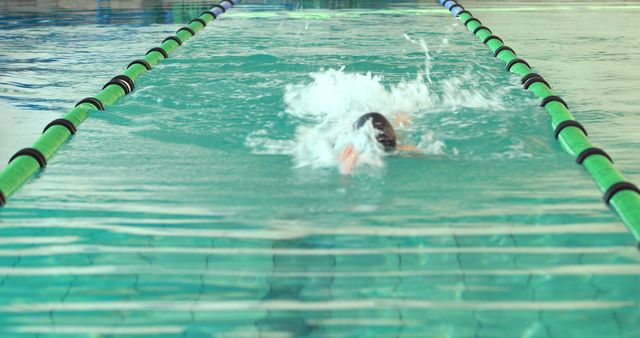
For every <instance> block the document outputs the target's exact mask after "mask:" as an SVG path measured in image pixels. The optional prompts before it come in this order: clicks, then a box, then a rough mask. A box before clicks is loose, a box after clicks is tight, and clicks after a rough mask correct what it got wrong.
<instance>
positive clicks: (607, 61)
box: [0, 1, 640, 337]
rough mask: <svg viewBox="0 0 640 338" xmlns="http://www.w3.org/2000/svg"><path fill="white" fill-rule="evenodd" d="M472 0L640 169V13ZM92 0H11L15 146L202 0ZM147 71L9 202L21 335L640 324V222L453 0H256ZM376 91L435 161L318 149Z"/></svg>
mask: <svg viewBox="0 0 640 338" xmlns="http://www.w3.org/2000/svg"><path fill="white" fill-rule="evenodd" d="M465 4H467V5H468V7H469V8H470V10H472V11H473V12H474V14H475V15H476V16H478V17H480V18H481V19H482V20H483V22H484V23H486V24H488V25H490V27H491V28H492V29H493V30H494V31H495V32H496V33H499V34H500V36H501V37H502V38H503V39H505V41H509V45H511V46H512V47H514V49H516V50H517V51H519V52H520V53H521V54H522V55H524V56H525V57H526V58H527V60H529V61H535V65H536V66H537V67H539V69H540V71H541V72H543V73H544V75H545V77H546V78H547V79H548V80H549V81H550V82H551V83H552V85H553V86H554V89H556V90H557V91H559V92H561V93H562V94H563V96H564V97H565V98H566V99H567V101H568V102H569V103H570V104H571V106H572V108H573V109H572V111H573V112H574V114H575V115H576V117H577V118H578V119H579V120H580V121H581V122H583V123H584V124H585V125H586V126H587V128H588V129H589V131H590V137H591V139H592V140H594V142H596V143H597V144H599V145H601V146H602V147H603V148H604V149H606V150H607V151H608V152H609V153H610V154H611V155H612V156H613V157H614V158H615V160H616V165H617V166H618V167H619V168H620V169H621V171H622V172H623V173H624V174H625V175H626V176H627V177H628V178H629V180H631V181H635V182H638V181H640V160H638V157H637V155H638V152H637V149H638V145H639V144H640V136H639V135H640V134H638V133H637V132H635V131H637V130H638V129H639V128H638V127H639V126H640V120H639V119H638V117H637V113H636V112H635V106H636V104H637V100H636V99H635V98H634V94H635V89H636V85H635V83H636V82H635V79H636V78H637V76H638V75H640V74H639V70H640V62H638V61H637V58H636V57H635V56H637V53H638V52H637V51H636V49H635V48H634V47H633V46H636V45H638V42H639V41H638V39H640V38H639V37H637V36H636V35H635V31H637V28H638V27H637V24H636V23H635V21H634V19H633V18H634V16H635V15H636V14H637V13H638V12H639V11H640V7H638V6H635V5H629V4H625V3H619V2H606V3H603V2H589V3H586V4H581V3H562V4H561V5H555V4H553V3H549V2H547V3H541V4H538V3H528V2H524V3H521V2H515V3H510V4H504V3H501V2H495V3H491V2H472V1H467V2H465ZM98 5H99V8H98V9H96V7H95V6H93V7H92V8H91V9H87V10H78V9H74V10H71V9H68V10H60V9H55V10H52V11H50V12H45V13H43V12H35V13H34V12H32V11H31V9H29V8H28V7H19V8H17V9H15V10H14V9H11V8H8V7H7V5H6V4H5V5H4V7H3V8H7V10H5V11H3V12H2V13H3V14H2V17H1V18H0V22H2V27H3V31H5V32H9V33H10V34H3V36H2V37H0V45H2V46H3V48H2V52H1V54H0V69H2V74H3V75H2V78H1V79H0V86H1V87H0V88H1V89H0V92H1V94H0V104H1V105H2V108H3V110H4V112H3V113H2V114H1V115H0V116H1V117H0V118H2V123H1V124H0V132H1V133H2V135H3V136H2V142H1V143H0V154H1V155H2V157H3V158H6V159H8V158H9V157H10V155H11V154H13V152H15V150H17V149H19V148H21V147H23V146H25V145H27V144H30V143H31V142H32V141H33V140H34V139H35V138H36V137H37V136H38V135H39V134H40V132H41V131H42V127H43V126H45V125H46V124H47V123H48V122H49V121H51V120H52V119H54V118H58V117H60V115H61V114H62V113H63V112H66V111H67V110H68V109H69V108H70V107H72V106H73V104H75V102H77V101H78V100H79V99H80V98H82V97H86V96H91V95H92V94H94V93H95V92H96V91H97V89H99V88H101V87H102V85H103V84H104V83H105V82H106V81H107V80H108V79H109V78H111V77H112V76H113V75H115V74H117V73H118V72H120V71H121V70H122V68H123V67H124V66H126V65H127V64H128V63H129V62H130V61H131V60H133V59H136V58H139V57H140V56H141V55H143V54H144V52H145V51H146V50H148V49H149V48H151V47H154V46H156V45H157V44H158V43H159V42H160V41H161V40H162V39H163V38H164V37H166V36H167V35H171V34H173V32H175V30H176V29H177V28H179V27H180V26H182V24H184V23H185V22H187V21H188V20H189V19H190V18H192V17H195V16H196V15H197V14H199V13H200V11H201V10H202V9H203V8H205V7H206V6H205V3H192V2H174V3H173V5H172V6H167V5H161V4H160V3H159V2H153V3H152V5H149V6H147V7H146V9H145V10H144V11H142V10H140V9H135V8H133V9H117V8H115V7H116V6H117V5H116V3H114V4H113V6H112V8H109V7H108V6H106V5H105V3H104V2H98ZM56 8H57V7H56ZM70 18H71V19H70ZM525 20H526V21H527V23H528V25H526V26H525V25H522V22H523V21H525ZM614 22H615V25H613V23H614ZM532 26H534V27H537V28H536V29H531V28H530V27H532ZM621 41H624V43H621ZM5 46H8V47H7V48H4V47H5ZM368 73H370V74H368ZM136 85H137V89H136V90H135V91H134V92H133V93H132V94H130V95H129V96H127V97H126V98H124V99H122V100H121V101H120V102H119V103H118V104H117V105H114V106H112V107H110V108H108V109H107V110H106V111H104V112H95V113H93V114H92V115H91V117H90V118H89V119H88V120H87V121H86V122H85V123H83V125H82V126H81V128H80V130H79V132H78V134H76V135H75V136H74V137H73V139H72V140H71V141H70V142H68V143H67V144H65V146H64V147H62V148H61V149H60V151H59V152H58V153H57V154H56V156H55V157H53V158H52V160H51V161H50V164H49V166H48V167H47V168H46V170H45V171H44V172H43V173H42V174H41V175H39V177H37V178H36V179H34V180H32V181H31V182H30V183H27V184H26V185H24V186H23V187H22V188H21V189H20V190H19V191H18V192H17V193H16V194H15V195H13V196H12V199H11V202H10V204H8V205H7V206H6V207H5V208H3V209H2V210H1V211H0V236H1V237H0V245H1V246H2V248H1V249H0V252H1V253H2V254H1V255H0V256H1V258H0V262H2V263H1V264H0V269H1V270H2V271H1V273H0V295H1V297H0V299H1V303H0V313H1V315H0V330H1V331H2V335H3V336H47V335H59V336H66V335H70V334H78V335H110V334H117V335H125V336H126V335H149V336H156V335H179V334H183V335H185V336H188V337H200V336H211V335H214V336H221V337H238V336H248V337H253V336H262V337H288V336H310V337H311V336H318V337H326V336H380V337H388V336H401V337H411V336H416V337H424V336H426V337H467V336H479V337H495V336H504V337H513V336H523V337H524V336H526V337H634V336H637V335H638V334H639V333H640V332H639V331H640V327H639V326H638V324H637V322H638V319H639V317H640V311H639V309H638V296H637V294H638V289H639V288H640V284H639V278H638V276H639V273H640V264H638V253H637V250H636V249H635V247H634V246H635V243H634V240H633V238H632V237H631V236H630V235H629V234H628V232H627V230H626V229H625V227H624V226H623V225H622V223H621V222H620V221H619V220H618V218H617V216H616V215H615V214H614V213H612V212H611V211H610V210H608V209H607V208H606V207H605V206H604V205H603V203H602V200H601V197H600V194H599V193H598V192H597V189H596V188H595V187H594V184H593V182H592V180H591V178H590V177H589V176H588V175H587V174H586V173H585V172H584V171H583V170H582V168H580V167H579V166H577V165H575V163H574V162H573V159H572V158H570V157H569V156H567V155H566V154H565V153H564V152H562V151H561V150H560V148H559V146H558V145H557V143H556V142H555V141H554V140H553V139H552V136H551V129H550V126H549V119H548V116H547V114H546V112H545V111H544V110H543V109H541V108H539V107H538V103H539V102H538V100H536V99H535V98H534V97H532V96H531V95H530V94H529V93H528V92H525V91H523V90H522V89H521V85H520V84H519V79H518V78H517V77H516V76H514V75H512V74H508V73H506V72H505V71H504V65H503V64H502V63H501V62H499V61H498V60H496V59H495V58H493V57H492V56H491V53H490V52H488V51H487V49H486V47H484V46H482V45H481V44H479V43H478V42H477V40H476V39H475V38H474V37H473V36H471V35H470V34H469V32H468V31H467V30H466V29H464V27H462V25H461V24H459V23H458V21H457V20H455V19H454V18H452V17H451V15H450V14H449V13H448V12H446V11H444V10H442V9H441V7H440V6H439V5H438V4H437V3H436V2H435V1H434V2H431V1H429V2H424V3H422V2H400V3H395V2H394V3H390V4H387V3H382V4H381V3H380V2H335V1H331V2H300V3H295V2H285V1H283V2H276V1H274V2H269V4H267V5H265V4H252V3H251V2H250V1H245V2H244V3H243V4H242V5H239V6H237V7H236V8H234V9H233V11H229V13H227V14H225V16H224V18H223V19H221V20H218V21H216V22H215V23H213V24H212V25H211V26H210V27H207V28H206V29H205V30H203V31H201V32H200V33H198V36H196V37H195V38H193V39H191V40H189V42H188V43H187V44H185V45H184V46H182V47H181V48H180V49H178V50H176V52H175V53H174V54H173V55H172V56H171V58H169V59H167V60H165V61H164V62H163V63H162V64H161V65H159V66H158V67H156V68H155V69H154V70H153V71H152V72H150V73H148V74H146V75H145V76H143V77H141V78H140V79H139V81H138V82H137V84H136ZM366 109H372V110H373V109H375V110H381V111H384V112H390V111H396V110H401V111H409V112H411V113H414V114H415V115H416V117H415V122H414V127H413V128H412V129H409V130H406V131H405V136H404V137H405V138H404V139H405V140H407V142H409V143H412V144H416V145H419V146H420V147H421V149H423V151H424V152H426V153H427V155H428V156H427V157H426V158H423V157H418V158H413V157H386V158H384V159H383V162H382V165H380V164H376V163H372V164H371V165H366V166H361V167H359V168H357V170H356V172H355V173H354V175H351V176H349V177H342V176H341V175H340V174H339V173H338V171H337V169H336V168H335V166H332V165H330V163H329V164H327V163H325V162H324V161H322V160H320V159H319V158H321V156H320V155H319V154H314V153H313V149H314V147H313V145H318V144H322V142H325V140H324V139H323V137H324V135H326V133H324V134H323V133H314V131H321V132H325V131H327V130H326V129H323V128H322V123H321V122H322V121H324V119H325V117H327V116H332V117H334V116H337V117H339V116H343V115H341V113H344V115H345V116H347V117H348V118H347V119H346V120H349V121H351V119H350V118H351V117H352V114H353V115H358V114H359V113H361V111H362V110H366ZM329 131H331V130H329ZM305 151H306V152H305ZM305 154H307V155H314V156H304V155H305ZM315 155H318V156H315ZM634 155H636V156H634ZM4 163H5V162H4V161H3V163H2V164H0V166H4ZM0 168H1V167H0Z"/></svg>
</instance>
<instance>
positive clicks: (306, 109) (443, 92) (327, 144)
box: [246, 34, 504, 168]
mask: <svg viewBox="0 0 640 338" xmlns="http://www.w3.org/2000/svg"><path fill="white" fill-rule="evenodd" d="M404 38H405V39H406V40H407V41H409V42H410V43H412V44H414V45H416V46H417V47H418V48H420V49H421V51H423V52H424V54H425V57H424V64H423V65H422V66H420V69H419V71H418V72H417V74H416V76H415V78H413V79H409V80H401V81H399V82H397V83H392V84H387V83H385V82H384V76H383V75H380V74H372V73H371V72H367V73H352V72H345V70H344V67H342V68H340V69H333V68H331V69H321V70H320V71H317V72H312V73H310V74H309V77H310V81H308V82H302V83H296V84H288V85H286V86H285V90H284V96H283V101H284V103H285V105H286V109H285V114H284V116H286V117H289V118H290V119H293V120H294V121H295V122H296V123H297V124H298V126H297V128H296V129H295V133H294V134H295V135H294V138H293V139H292V140H276V139H273V135H269V129H270V128H266V129H263V130H259V131H256V132H254V133H252V134H251V135H249V136H248V137H247V139H246V145H247V146H249V147H250V148H251V149H252V150H253V152H254V153H257V154H286V155H290V156H292V157H293V160H294V166H295V167H312V168H324V167H337V166H338V158H339V156H340V153H341V151H342V150H343V149H344V147H345V146H346V145H348V144H351V145H353V146H354V148H355V149H356V151H357V153H358V161H357V167H360V168H362V167H383V166H384V161H383V157H384V156H385V155H386V153H385V152H384V150H383V149H382V147H381V146H380V145H379V144H378V143H377V142H375V130H374V129H373V127H372V126H371V125H368V127H367V128H361V129H359V130H354V129H353V123H354V121H356V120H357V119H358V117H360V116H361V115H363V114H365V113H368V112H379V113H381V114H383V115H385V116H386V117H387V118H388V119H389V120H390V121H393V120H394V114H395V113H398V112H400V113H402V114H405V115H409V116H412V117H413V119H414V122H415V123H414V124H413V125H408V126H401V127H400V128H398V127H397V126H396V128H397V129H399V130H397V131H398V133H399V135H405V136H407V137H405V138H404V139H403V138H402V137H401V138H400V139H399V142H400V143H401V144H402V143H405V142H404V141H405V140H408V139H411V140H414V142H413V144H412V145H414V146H416V147H417V148H418V149H419V150H420V151H421V152H423V153H424V154H427V155H450V156H456V155H457V154H458V150H457V149H455V148H452V149H448V148H447V145H446V142H445V140H444V139H443V138H442V136H439V135H438V133H437V131H436V130H432V128H433V127H432V126H428V125H426V124H425V123H420V119H421V117H424V116H425V115H427V114H430V113H435V112H443V111H455V110H457V109H459V108H486V109H491V110H503V109H504V107H503V101H502V100H501V97H500V96H501V94H500V93H497V92H494V93H486V92H481V91H480V90H479V89H477V88H475V87H474V86H469V85H468V84H469V83H474V80H473V76H472V74H471V73H470V71H466V72H462V73H459V74H458V75H455V76H453V77H449V78H446V79H440V80H434V79H432V76H431V67H432V58H431V56H430V54H429V49H428V46H427V44H426V42H425V41H424V40H422V39H417V40H416V39H413V38H411V37H410V36H408V35H406V34H405V36H404ZM443 43H445V42H443ZM423 67H424V68H423ZM407 143H411V142H407Z"/></svg>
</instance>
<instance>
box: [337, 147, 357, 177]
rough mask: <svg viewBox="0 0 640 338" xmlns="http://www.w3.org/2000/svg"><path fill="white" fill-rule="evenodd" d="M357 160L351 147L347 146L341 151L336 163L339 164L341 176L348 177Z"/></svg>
mask: <svg viewBox="0 0 640 338" xmlns="http://www.w3.org/2000/svg"><path fill="white" fill-rule="evenodd" d="M357 159H358V153H356V150H355V149H353V145H351V144H349V145H347V146H345V147H344V148H343V149H342V152H341V153H340V157H339V158H338V162H339V163H340V173H341V174H342V175H349V174H350V173H351V171H352V170H353V166H354V165H355V164H356V160H357Z"/></svg>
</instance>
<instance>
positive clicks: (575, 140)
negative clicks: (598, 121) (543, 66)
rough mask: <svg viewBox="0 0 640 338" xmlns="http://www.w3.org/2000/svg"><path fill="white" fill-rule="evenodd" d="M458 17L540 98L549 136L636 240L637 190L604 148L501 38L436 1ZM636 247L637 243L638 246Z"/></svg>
mask: <svg viewBox="0 0 640 338" xmlns="http://www.w3.org/2000/svg"><path fill="white" fill-rule="evenodd" d="M437 1H438V2H439V3H440V4H441V5H442V6H444V7H445V8H446V9H448V10H449V11H450V12H451V14H453V15H454V16H456V17H458V19H459V20H460V22H462V23H463V24H464V26H465V27H466V28H467V29H468V30H469V31H470V32H471V33H472V34H473V35H475V36H476V37H477V38H478V39H479V40H480V41H481V42H482V43H483V44H485V45H487V47H489V49H490V50H491V51H492V52H493V56H494V57H496V58H499V59H500V60H502V61H503V62H504V63H505V64H506V65H507V66H506V69H507V71H509V72H512V73H515V74H518V75H519V76H521V77H522V78H521V83H522V84H523V87H524V89H525V90H528V91H530V92H532V93H533V94H535V95H536V96H537V97H538V98H540V99H541V103H540V106H541V107H543V108H544V109H545V110H546V111H547V112H548V113H549V115H550V116H551V127H552V128H553V135H554V138H555V139H556V140H558V142H560V145H561V147H562V148H563V149H564V150H565V151H566V152H567V153H569V154H571V155H572V156H574V157H575V159H576V163H578V164H580V165H582V166H583V167H584V168H585V170H586V171H587V172H588V173H589V174H590V175H591V177H592V178H593V180H594V181H595V182H596V185H597V186H598V188H599V189H600V191H602V192H603V193H604V195H603V200H604V202H605V203H606V204H607V205H610V206H611V207H612V208H613V209H614V210H615V211H616V212H617V213H618V215H619V216H620V218H621V219H622V221H623V222H624V224H625V225H626V226H627V228H628V229H629V231H630V232H631V234H632V235H633V236H634V238H635V239H636V241H637V242H639V243H640V190H639V189H638V187H637V186H636V185H635V184H633V183H631V182H628V181H626V180H625V179H624V177H623V176H622V174H621V173H620V172H619V171H618V169H616V167H614V166H613V160H612V159H611V156H609V154H607V153H606V152H605V151H604V150H602V149H600V148H597V147H594V146H593V145H592V144H591V142H590V141H589V139H588V138H587V136H588V134H587V131H586V129H585V128H584V126H583V125H582V124H580V122H578V121H576V120H575V118H574V117H573V115H572V114H571V112H570V110H569V105H567V103H566V102H565V100H564V99H563V98H562V97H560V96H558V95H556V94H555V93H554V92H553V91H552V89H551V86H550V85H549V83H548V82H547V81H546V80H545V79H544V78H543V77H542V76H541V75H540V74H538V73H534V72H533V71H532V68H531V66H530V65H529V63H528V62H527V61H525V60H524V59H522V58H519V57H517V56H516V52H515V51H514V50H513V49H512V48H511V47H509V46H507V45H505V44H504V41H503V40H502V39H501V38H500V37H498V36H496V35H494V34H493V32H492V31H491V29H489V28H488V27H486V26H483V25H482V22H481V21H480V20H479V19H477V18H475V17H473V15H472V14H471V13H470V12H469V11H467V10H465V8H464V7H463V6H462V5H461V4H459V3H458V2H456V1H455V0H437ZM639 248H640V246H639Z"/></svg>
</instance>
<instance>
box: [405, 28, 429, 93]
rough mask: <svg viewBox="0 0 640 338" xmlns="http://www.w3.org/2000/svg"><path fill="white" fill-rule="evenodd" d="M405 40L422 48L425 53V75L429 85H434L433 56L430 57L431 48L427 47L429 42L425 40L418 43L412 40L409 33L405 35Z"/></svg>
mask: <svg viewBox="0 0 640 338" xmlns="http://www.w3.org/2000/svg"><path fill="white" fill-rule="evenodd" d="M404 38H405V39H406V40H407V41H409V42H411V43H412V44H414V45H416V46H420V48H421V49H422V51H424V73H425V76H426V77H427V81H429V83H433V81H432V80H431V55H429V47H427V42H426V41H424V39H420V40H419V41H416V40H414V39H412V38H411V37H410V36H409V35H408V34H407V33H405V34H404Z"/></svg>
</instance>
